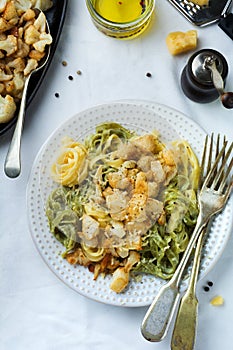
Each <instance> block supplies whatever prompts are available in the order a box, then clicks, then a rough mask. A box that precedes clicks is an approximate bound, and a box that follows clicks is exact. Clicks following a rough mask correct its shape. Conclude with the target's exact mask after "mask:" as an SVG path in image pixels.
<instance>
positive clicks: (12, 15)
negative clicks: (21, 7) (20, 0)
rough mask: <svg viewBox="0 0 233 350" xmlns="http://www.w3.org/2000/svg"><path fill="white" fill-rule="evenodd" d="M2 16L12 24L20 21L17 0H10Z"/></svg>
mask: <svg viewBox="0 0 233 350" xmlns="http://www.w3.org/2000/svg"><path fill="white" fill-rule="evenodd" d="M2 17H3V18H4V19H5V20H6V21H8V22H10V23H11V24H13V25H15V24H17V23H18V20H19V16H18V13H17V10H16V7H15V2H14V1H9V2H8V3H7V4H6V7H5V10H4V12H3V13H2Z"/></svg>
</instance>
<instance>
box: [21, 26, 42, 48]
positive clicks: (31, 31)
mask: <svg viewBox="0 0 233 350" xmlns="http://www.w3.org/2000/svg"><path fill="white" fill-rule="evenodd" d="M24 40H25V43H26V44H28V45H32V44H34V43H36V42H37V41H39V40H40V32H39V31H38V30H37V29H36V27H35V26H34V25H32V24H31V25H30V26H29V27H28V28H26V30H25V32H24Z"/></svg>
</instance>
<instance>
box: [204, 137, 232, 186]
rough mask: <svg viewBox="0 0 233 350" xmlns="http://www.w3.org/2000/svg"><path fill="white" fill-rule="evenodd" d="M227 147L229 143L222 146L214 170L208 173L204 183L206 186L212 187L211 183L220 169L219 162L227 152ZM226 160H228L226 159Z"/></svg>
mask: <svg viewBox="0 0 233 350" xmlns="http://www.w3.org/2000/svg"><path fill="white" fill-rule="evenodd" d="M226 146H227V141H226V142H225V143H224V145H223V146H222V148H221V150H220V152H219V154H218V156H217V158H216V159H215V162H214V164H213V166H212V169H211V170H210V171H209V172H208V174H207V177H206V179H205V181H204V184H205V185H206V186H208V187H209V186H211V181H213V175H214V173H215V172H216V170H217V169H218V163H219V160H220V158H221V157H222V156H223V154H224V152H225V149H226ZM225 159H226V158H225Z"/></svg>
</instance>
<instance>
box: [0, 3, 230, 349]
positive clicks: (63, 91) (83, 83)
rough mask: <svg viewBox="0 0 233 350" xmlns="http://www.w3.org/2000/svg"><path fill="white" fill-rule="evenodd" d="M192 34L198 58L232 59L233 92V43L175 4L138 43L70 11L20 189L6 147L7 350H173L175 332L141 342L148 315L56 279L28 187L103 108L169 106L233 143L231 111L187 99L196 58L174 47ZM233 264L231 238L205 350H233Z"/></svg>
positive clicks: (206, 299) (3, 338) (2, 262)
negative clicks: (80, 115) (171, 41)
mask: <svg viewBox="0 0 233 350" xmlns="http://www.w3.org/2000/svg"><path fill="white" fill-rule="evenodd" d="M189 29H197V30H198V38H199V41H198V48H197V49H202V48H213V49H216V50H218V51H220V52H221V53H222V54H223V55H224V56H225V57H226V59H227V61H228V64H229V69H230V72H229V75H228V79H227V83H226V89H229V90H233V79H232V77H233V56H232V47H233V46H232V40H231V39H230V38H228V37H227V36H226V34H225V33H224V32H223V31H222V30H221V29H220V28H219V27H218V26H217V25H216V24H215V25H211V26H209V27H206V28H202V29H201V28H194V26H193V25H192V24H190V23H189V22H187V20H186V19H185V18H184V17H183V16H181V15H180V14H179V13H178V12H177V10H175V9H174V8H173V7H172V5H171V4H170V3H169V2H168V1H165V0H157V2H156V12H155V16H154V18H153V21H152V23H151V26H150V28H149V29H148V30H147V32H146V33H145V34H144V35H142V36H140V37H138V38H137V39H134V40H131V41H118V40H115V39H112V38H108V37H106V36H104V35H103V34H102V33H100V32H98V31H97V30H96V28H95V27H94V25H93V24H92V22H91V20H90V17H89V14H88V12H87V9H86V5H85V1H84V0H83V1H82V0H70V1H69V4H68V9H67V15H66V20H65V25H64V28H63V32H62V35H61V38H60V42H59V45H58V47H57V51H56V54H55V57H54V60H53V62H52V64H51V66H50V69H49V71H48V74H47V75H46V78H45V80H44V82H43V84H42V86H41V89H40V91H39V92H38V94H37V95H36V98H35V99H34V101H33V103H32V105H31V106H30V108H29V109H28V111H27V115H26V120H25V127H24V133H23V140H22V173H21V175H20V177H19V178H17V179H14V180H13V179H9V178H7V177H6V176H5V174H4V170H3V165H4V160H5V156H6V153H7V149H8V145H9V142H10V140H11V137H12V133H13V130H10V131H8V132H7V133H6V134H5V135H4V136H1V139H0V165H1V172H0V198H1V208H0V350H6V349H7V350H21V349H27V348H30V349H32V350H37V349H38V350H39V349H40V350H47V349H48V350H52V349H56V350H60V349H64V348H65V347H66V348H67V349H69V350H71V349H78V350H89V349H91V350H100V349H101V350H107V349H111V350H117V349H122V350H130V349H134V350H141V349H143V350H147V349H156V350H166V349H169V348H170V337H171V331H170V332H169V333H168V335H167V337H166V339H165V340H163V341H162V342H161V343H156V344H154V343H149V342H147V341H146V340H145V339H144V338H143V337H142V335H141V333H140V325H141V322H142V319H143V317H144V315H145V312H146V310H147V308H146V307H143V308H120V307H113V306H110V305H104V304H101V303H97V302H95V301H92V300H89V299H87V298H85V297H82V296H80V295H79V294H77V293H76V292H74V291H73V290H71V289H70V288H68V287H67V286H66V285H64V284H63V283H62V282H61V281H60V280H59V279H57V277H56V276H55V275H54V274H53V273H52V272H51V271H50V270H49V269H48V267H47V266H46V264H45V263H44V262H43V261H42V259H41V257H40V255H39V254H38V252H37V250H36V248H35V246H34V244H33V241H32V239H31V236H30V232H29V228H28V223H27V212H26V187H27V182H28V178H29V175H30V170H31V166H32V163H33V161H34V159H35V157H36V154H37V152H38V151H39V149H40V147H41V146H42V144H43V143H44V142H45V141H46V139H47V137H48V136H49V135H50V134H51V132H52V131H53V130H54V129H55V128H56V127H57V126H58V125H60V124H61V123H62V122H63V121H65V120H66V119H68V118H69V117H71V116H73V115H74V114H76V113H77V112H79V111H81V110H83V109H85V108H88V107H91V106H93V105H96V104H100V103H104V102H109V101H113V100H119V99H143V100H149V101H154V102H158V103H161V104H165V105H168V106H170V107H172V108H175V109H177V110H179V111H181V112H182V113H184V114H186V115H187V116H188V117H189V118H191V119H193V120H194V121H196V122H197V123H198V124H199V125H200V126H201V127H202V128H204V129H205V130H206V132H208V133H211V132H212V131H213V132H216V133H217V132H220V133H222V134H225V135H226V136H227V137H228V139H230V140H233V112H232V110H226V109H224V108H223V107H222V105H221V104H220V102H219V101H215V102H212V103H209V104H197V103H194V102H192V101H190V100H188V99H187V98H186V97H185V96H184V95H183V93H182V91H181V88H180V84H179V80H180V74H181V71H182V69H183V67H184V66H185V64H186V63H187V60H188V58H189V56H190V55H191V53H186V54H183V55H180V56H177V57H172V56H171V55H170V54H169V53H168V50H167V47H166V44H165V38H166V35H167V34H168V33H169V32H171V31H177V30H181V31H187V30H189ZM63 60H65V61H67V63H68V65H67V66H66V67H64V66H63V65H62V63H61V62H62V61H63ZM77 70H80V71H81V72H82V75H77V73H76V72H77ZM147 72H150V73H151V74H152V77H151V78H148V77H146V73H147ZM69 75H72V76H73V77H74V80H72V81H71V80H69V79H68V76H69ZM56 92H58V93H59V95H60V97H59V98H56V97H55V93H56ZM231 224H232V223H229V225H231ZM232 254H233V240H232V237H231V238H230V240H229V242H228V244H227V247H226V249H225V251H224V253H223V255H222V257H221V258H220V260H219V262H218V263H217V265H216V266H215V267H214V268H213V270H212V271H211V272H210V273H209V275H208V276H207V277H206V278H205V279H204V280H202V281H200V282H199V285H198V298H199V325H198V335H197V341H196V347H195V349H197V350H203V349H205V350H219V349H226V350H228V349H232V342H233V334H232V324H233V303H232V290H233V260H232ZM207 281H213V283H214V285H213V287H212V288H211V289H210V291H209V292H205V291H204V290H203V286H205V285H206V283H207ZM152 293H153V291H152ZM218 294H220V295H222V296H223V298H224V300H225V303H224V305H223V306H221V307H218V308H217V307H213V306H212V305H210V299H211V298H212V297H213V296H215V295H218Z"/></svg>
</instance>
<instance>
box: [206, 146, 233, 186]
mask: <svg viewBox="0 0 233 350" xmlns="http://www.w3.org/2000/svg"><path fill="white" fill-rule="evenodd" d="M232 149H233V142H232V143H231V145H230V147H229V149H228V151H227V153H226V155H225V157H224V159H223V161H222V164H221V167H220V168H219V170H218V172H217V174H216V176H215V178H214V181H213V183H212V186H211V187H212V188H213V189H214V188H215V187H219V190H220V185H221V188H222V189H223V188H224V186H225V185H224V184H226V180H227V177H228V175H229V174H230V171H231V169H232V166H233V158H232V159H231V162H230V164H229V166H228V168H227V170H226V171H225V173H224V170H225V166H226V163H227V161H228V158H229V156H230V154H231V152H232Z"/></svg>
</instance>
